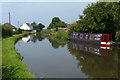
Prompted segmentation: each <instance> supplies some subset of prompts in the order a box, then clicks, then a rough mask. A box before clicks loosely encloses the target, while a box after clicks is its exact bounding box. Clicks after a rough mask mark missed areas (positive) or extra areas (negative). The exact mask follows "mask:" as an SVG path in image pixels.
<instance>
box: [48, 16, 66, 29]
mask: <svg viewBox="0 0 120 80" xmlns="http://www.w3.org/2000/svg"><path fill="white" fill-rule="evenodd" d="M58 27H67V24H66V23H65V22H63V21H61V20H60V19H59V17H54V18H53V19H52V22H51V23H50V25H49V26H48V29H52V28H56V30H57V28H58Z"/></svg>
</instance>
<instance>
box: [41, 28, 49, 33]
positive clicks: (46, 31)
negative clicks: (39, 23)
mask: <svg viewBox="0 0 120 80" xmlns="http://www.w3.org/2000/svg"><path fill="white" fill-rule="evenodd" d="M41 33H46V34H49V33H50V30H49V29H43V30H42V31H41Z"/></svg>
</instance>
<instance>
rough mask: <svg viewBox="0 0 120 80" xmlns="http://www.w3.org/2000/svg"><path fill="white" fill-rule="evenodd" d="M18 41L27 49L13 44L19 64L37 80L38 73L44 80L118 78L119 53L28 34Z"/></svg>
mask: <svg viewBox="0 0 120 80" xmlns="http://www.w3.org/2000/svg"><path fill="white" fill-rule="evenodd" d="M45 38H46V39H45ZM22 40H23V41H24V42H25V43H27V44H29V45H24V44H23V43H24V42H23V41H19V42H18V43H19V44H22V46H18V43H17V44H16V48H17V49H18V51H19V52H20V53H21V54H22V55H23V56H24V59H23V60H24V61H25V63H26V64H27V65H28V66H29V68H30V69H31V72H34V73H35V75H36V76H37V77H39V75H40V72H41V73H42V74H43V76H45V77H46V78H47V77H53V78H54V77H58V78H60V77H61V78H62V77H67V78H69V77H77V78H83V77H89V78H117V77H118V53H119V51H120V49H118V48H114V47H113V48H112V49H111V48H100V46H99V45H91V44H86V43H78V42H71V41H66V40H59V39H53V38H51V37H48V36H43V35H41V34H36V35H35V34H31V35H29V36H28V37H24V38H22ZM30 42H32V43H30ZM40 42H41V43H40ZM33 43H37V44H33ZM49 44H50V45H49ZM33 53H34V54H33ZM50 53H52V54H50ZM54 53H55V54H54ZM56 53H58V54H56ZM61 53H62V54H61ZM104 55H105V56H104ZM73 57H75V58H73ZM48 66H50V67H49V68H48ZM56 71H57V72H56ZM55 75H56V76H55ZM81 75H82V76H81Z"/></svg>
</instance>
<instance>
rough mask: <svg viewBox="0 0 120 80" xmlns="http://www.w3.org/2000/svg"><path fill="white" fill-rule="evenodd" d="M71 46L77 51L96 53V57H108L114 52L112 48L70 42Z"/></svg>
mask: <svg viewBox="0 0 120 80" xmlns="http://www.w3.org/2000/svg"><path fill="white" fill-rule="evenodd" d="M69 45H71V46H72V48H74V49H76V50H82V51H86V52H90V53H94V54H96V55H108V53H109V52H110V51H111V50H112V49H111V48H110V47H100V45H93V44H86V43H83V42H82V43H80V42H75V41H70V42H69Z"/></svg>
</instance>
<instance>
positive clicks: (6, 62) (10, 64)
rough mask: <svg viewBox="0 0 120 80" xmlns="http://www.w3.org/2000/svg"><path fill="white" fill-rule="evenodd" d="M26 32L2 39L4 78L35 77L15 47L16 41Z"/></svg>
mask: <svg viewBox="0 0 120 80" xmlns="http://www.w3.org/2000/svg"><path fill="white" fill-rule="evenodd" d="M26 34H27V33H25V34H19V35H13V36H12V37H9V38H5V39H3V40H2V73H3V75H2V77H3V78H34V75H33V74H31V73H30V72H29V69H28V68H27V66H26V64H25V63H24V62H22V60H21V56H20V54H19V53H18V52H17V51H16V49H15V42H16V41H17V40H18V39H20V38H22V37H23V36H24V35H26Z"/></svg>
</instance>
